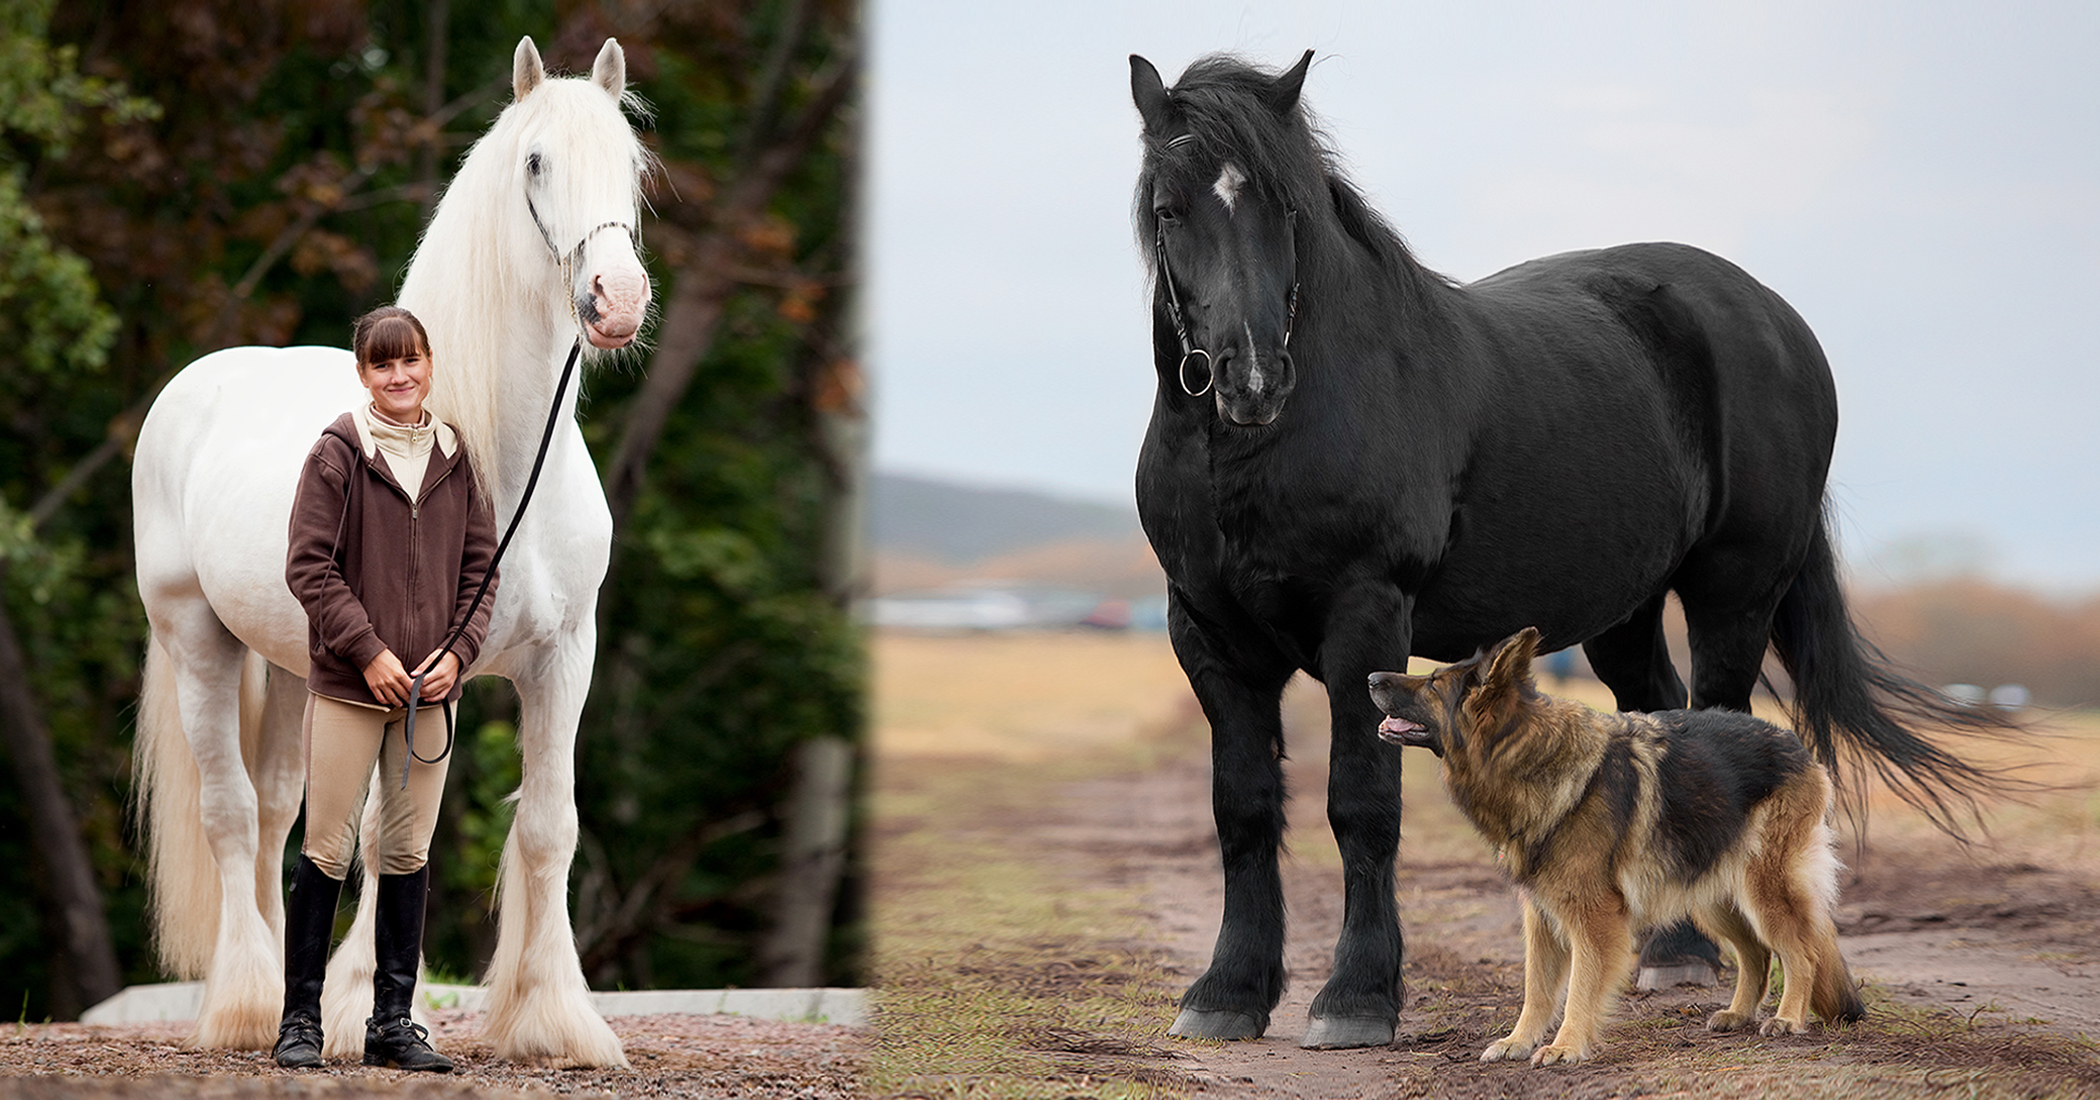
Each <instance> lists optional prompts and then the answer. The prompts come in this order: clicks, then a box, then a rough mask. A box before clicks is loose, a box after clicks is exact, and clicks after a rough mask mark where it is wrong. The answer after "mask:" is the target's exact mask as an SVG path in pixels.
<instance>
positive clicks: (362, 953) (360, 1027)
mask: <svg viewBox="0 0 2100 1100" xmlns="http://www.w3.org/2000/svg"><path fill="white" fill-rule="evenodd" d="M385 781H386V777H385V775H383V774H381V773H380V771H379V770H377V769H376V766H375V770H374V772H373V776H372V778H371V779H369V780H367V781H366V786H365V803H364V808H363V809H362V810H360V811H359V813H358V819H357V859H356V861H355V866H356V873H357V883H358V886H357V914H356V915H355V916H354V917H352V918H351V920H350V929H349V931H346V932H344V933H343V942H341V943H339V944H337V945H336V948H335V953H334V954H332V955H330V956H328V977H327V979H326V980H325V981H323V982H322V984H321V1036H322V1045H321V1056H322V1057H324V1058H361V1057H363V1056H364V1053H365V1020H366V1019H367V1018H368V1017H370V1016H371V1015H372V972H373V971H375V970H377V969H378V968H379V960H378V956H377V954H376V948H375V944H374V941H373V935H374V930H375V928H376V924H377V920H378V918H377V916H376V913H377V911H378V908H379V879H378V878H377V877H376V876H377V872H376V871H374V870H373V869H372V866H371V859H370V854H371V851H372V840H373V838H375V837H377V836H378V835H379V788H378V786H377V784H379V783H383V782H385Z"/></svg>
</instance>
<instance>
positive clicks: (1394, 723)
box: [1378, 716, 1422, 737]
mask: <svg viewBox="0 0 2100 1100" xmlns="http://www.w3.org/2000/svg"><path fill="white" fill-rule="evenodd" d="M1378 732H1380V733H1390V734H1392V735H1393V736H1395V737H1402V736H1405V735H1407V734H1410V733H1420V732H1422V727H1420V726H1418V725H1416V724H1414V723H1413V722H1410V721H1408V720H1407V719H1405V718H1394V717H1391V716H1387V718H1386V720H1385V721H1383V722H1380V723H1378Z"/></svg>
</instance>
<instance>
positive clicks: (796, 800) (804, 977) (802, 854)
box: [759, 737, 853, 989]
mask: <svg viewBox="0 0 2100 1100" xmlns="http://www.w3.org/2000/svg"><path fill="white" fill-rule="evenodd" d="M795 771H796V776H795V793H794V795H793V798H792V801H791V805H792V807H793V809H792V810H791V811H790V817H789V820H788V833H787V851H786V853H785V854H784V856H783V858H782V859H781V869H780V892H779V894H778V896H777V899H776V901H775V903H774V911H773V912H774V919H773V931H772V932H771V934H769V935H768V936H767V937H766V942H765V946H763V947H762V948H760V950H759V960H760V965H761V974H762V975H763V977H762V978H761V980H762V981H763V982H765V984H767V985H770V986H773V987H775V988H783V989H801V988H807V987H809V986H814V985H819V984H821V983H822V982H823V980H824V947H825V942H826V940H827V939H829V933H830V930H831V910H832V906H833V905H834V904H835V903H836V902H837V900H838V885H839V875H840V873H841V872H843V871H844V870H845V867H846V804H847V798H848V795H849V793H850V792H851V790H852V787H853V745H852V743H851V742H849V741H847V740H846V739H845V738H843V737H819V738H815V739H813V740H809V741H804V742H803V743H802V744H801V746H800V747H799V748H797V749H796V752H795Z"/></svg>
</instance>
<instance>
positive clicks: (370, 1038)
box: [365, 863, 452, 1073]
mask: <svg viewBox="0 0 2100 1100" xmlns="http://www.w3.org/2000/svg"><path fill="white" fill-rule="evenodd" d="M429 895H430V865H429V864H427V863H426V864H424V865H423V867H422V869H421V870H418V871H415V872H413V873H411V874H406V875H381V876H379V907H378V910H377V912H376V913H375V916H377V918H378V920H377V922H376V924H377V929H376V933H377V935H376V938H377V941H378V942H377V951H376V954H377V955H378V959H377V962H378V965H377V966H376V967H374V968H373V971H372V1018H371V1019H368V1020H366V1021H365V1064H366V1065H368V1066H398V1067H400V1068H402V1069H424V1070H432V1071H435V1072H438V1073H450V1072H452V1059H450V1058H447V1057H445V1056H444V1055H442V1054H439V1053H438V1052H437V1051H435V1050H432V1049H431V1048H430V1032H429V1031H428V1030H426V1029H425V1028H424V1027H423V1026H422V1025H421V1024H418V1023H416V1022H415V1021H413V1020H411V1019H409V1018H408V1009H409V1005H410V1004H412V1003H413V1002H414V1000H415V995H416V964H417V962H419V961H420V960H421V958H422V955H423V902H424V899H426V898H427V897H428V896H429Z"/></svg>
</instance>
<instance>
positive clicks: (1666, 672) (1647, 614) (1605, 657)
mask: <svg viewBox="0 0 2100 1100" xmlns="http://www.w3.org/2000/svg"><path fill="white" fill-rule="evenodd" d="M1668 599H1669V594H1668V593H1667V592H1657V593H1656V594H1655V598H1653V599H1651V600H1649V601H1648V602H1647V603H1644V604H1642V605H1641V606H1640V607H1638V608H1636V609H1635V610H1634V612H1633V614H1631V615H1628V616H1627V617H1626V620H1625V621H1624V622H1621V623H1620V624H1619V625H1617V626H1614V627H1612V628H1611V629H1609V630H1606V631H1604V632H1603V633H1601V634H1598V635H1597V636H1596V637H1594V638H1591V639H1590V640H1589V641H1586V642H1584V643H1582V651H1583V653H1584V654H1586V655H1588V657H1589V659H1590V668H1591V669H1592V670H1593V671H1595V672H1596V674H1597V679H1599V680H1602V681H1603V682H1604V686H1605V687H1608V688H1610V689H1611V692H1612V695H1613V697H1614V698H1616V699H1617V700H1618V703H1619V709H1620V710H1640V711H1655V710H1680V709H1683V707H1684V700H1685V696H1684V681H1683V680H1680V679H1678V678H1677V668H1676V666H1674V665H1672V664H1671V663H1670V646H1669V642H1668V641H1667V640H1666V639H1665V638H1664V637H1663V607H1664V605H1665V604H1666V603H1667V601H1668Z"/></svg>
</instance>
